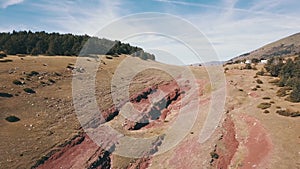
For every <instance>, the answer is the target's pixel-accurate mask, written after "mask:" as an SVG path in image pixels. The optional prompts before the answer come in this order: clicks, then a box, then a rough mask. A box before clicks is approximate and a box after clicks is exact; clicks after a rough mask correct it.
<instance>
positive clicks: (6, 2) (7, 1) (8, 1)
mask: <svg viewBox="0 0 300 169" xmlns="http://www.w3.org/2000/svg"><path fill="white" fill-rule="evenodd" d="M23 1H24V0H2V1H1V2H0V6H1V8H7V7H8V6H11V5H16V4H19V3H22V2H23Z"/></svg>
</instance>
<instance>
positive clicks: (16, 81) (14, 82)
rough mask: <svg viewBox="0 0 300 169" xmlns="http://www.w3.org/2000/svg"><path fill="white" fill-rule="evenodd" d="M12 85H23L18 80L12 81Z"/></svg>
mask: <svg viewBox="0 0 300 169" xmlns="http://www.w3.org/2000/svg"><path fill="white" fill-rule="evenodd" d="M13 84H15V85H23V84H24V82H21V81H20V80H13Z"/></svg>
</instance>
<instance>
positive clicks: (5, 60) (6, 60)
mask: <svg viewBox="0 0 300 169" xmlns="http://www.w3.org/2000/svg"><path fill="white" fill-rule="evenodd" d="M12 61H13V60H11V59H4V60H0V62H3V63H5V62H12Z"/></svg>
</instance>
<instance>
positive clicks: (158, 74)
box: [0, 55, 300, 169]
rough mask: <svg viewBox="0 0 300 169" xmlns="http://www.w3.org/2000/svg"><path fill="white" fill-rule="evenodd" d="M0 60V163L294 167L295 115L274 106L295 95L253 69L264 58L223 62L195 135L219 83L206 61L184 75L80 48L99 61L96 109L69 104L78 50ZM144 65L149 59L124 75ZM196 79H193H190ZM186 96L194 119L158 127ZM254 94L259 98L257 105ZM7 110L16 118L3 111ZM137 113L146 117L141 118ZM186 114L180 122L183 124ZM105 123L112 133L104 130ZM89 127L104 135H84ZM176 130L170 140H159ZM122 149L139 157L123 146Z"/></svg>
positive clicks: (299, 138) (292, 106) (286, 105)
mask: <svg viewBox="0 0 300 169" xmlns="http://www.w3.org/2000/svg"><path fill="white" fill-rule="evenodd" d="M128 58H129V60H130V61H131V62H130V63H129V65H126V66H125V69H122V70H121V71H120V72H119V73H123V74H124V76H122V78H120V79H117V81H115V82H116V83H113V84H112V81H113V80H114V78H115V77H116V76H115V75H116V74H117V70H119V68H120V66H121V65H122V63H124V61H125V60H128ZM1 60H9V61H4V62H0V93H1V97H0V107H1V112H0V139H1V144H0V148H1V155H0V168H132V169H133V168H178V169H179V168H245V169H247V168H280V169H291V168H295V169H296V168H300V161H299V159H300V158H299V156H300V146H299V144H300V135H299V130H300V123H299V118H298V117H286V116H282V115H279V114H278V113H276V111H277V110H279V109H280V110H281V109H282V110H285V109H289V110H292V111H297V110H300V103H291V102H288V101H286V100H285V99H284V97H278V96H276V91H277V90H278V89H279V88H278V87H277V86H275V85H273V84H271V83H269V81H271V80H274V78H272V77H270V76H256V72H257V71H258V70H260V69H261V68H262V67H263V65H257V68H258V70H245V69H244V70H240V67H241V66H244V65H242V64H235V65H229V66H226V67H227V68H228V70H226V73H225V76H226V86H225V87H226V104H225V107H224V110H223V113H222V120H221V121H220V123H219V125H218V126H217V128H216V130H215V132H214V133H213V134H212V136H211V137H210V138H209V139H208V140H207V141H206V142H204V143H200V142H199V141H198V140H199V135H200V131H201V128H202V127H203V125H204V123H205V119H206V117H207V116H208V112H209V110H210V104H211V98H212V94H213V93H214V92H217V91H218V89H219V87H220V86H218V85H217V86H211V83H210V79H209V76H208V73H207V69H210V68H207V69H206V68H205V67H188V70H191V73H192V75H193V76H194V80H195V81H189V80H186V79H185V78H182V77H181V76H180V75H181V73H182V72H184V71H185V70H186V69H185V68H184V67H179V66H171V65H164V64H162V63H158V62H154V61H145V60H141V59H138V58H131V57H128V56H125V55H120V56H119V57H106V56H101V57H100V58H98V59H94V58H83V62H84V63H97V64H99V67H98V69H97V72H96V75H95V77H96V78H95V98H96V103H97V105H98V106H99V110H100V111H101V112H103V117H99V115H97V114H93V113H91V114H89V113H86V114H76V112H75V108H74V100H73V99H74V91H73V93H72V90H73V89H74V88H73V89H72V78H73V77H75V78H78V79H79V80H80V79H84V78H87V79H88V78H90V76H89V75H88V73H87V72H86V71H87V70H84V69H81V68H80V67H76V57H63V56H55V57H47V56H39V57H34V56H26V57H18V56H8V57H5V58H2V59H1ZM143 67H148V69H146V70H143V71H140V72H138V73H137V74H135V75H134V76H133V78H132V77H130V76H129V75H132V73H131V71H132V70H134V69H135V68H136V69H137V68H141V69H142V68H143ZM163 70H169V71H170V72H172V73H173V76H171V75H170V74H168V73H167V72H165V71H163ZM74 73H75V74H76V75H75V76H73V74H74ZM127 75H128V76H127ZM257 79H260V81H261V82H259V83H258V81H257ZM125 81H130V83H129V84H124V82H125ZM122 84H124V85H123V86H122ZM195 84H197V86H198V88H193V87H194V85H195ZM78 86H79V88H76V89H77V90H79V91H81V92H82V93H84V92H85V91H86V90H89V88H88V86H89V84H85V83H82V84H80V85H78ZM126 87H127V88H128V89H129V91H128V95H129V99H130V101H128V100H125V101H124V100H122V98H121V99H120V100H117V104H118V105H119V107H117V108H116V107H114V103H115V102H114V100H113V98H112V96H114V94H115V93H116V94H117V95H118V92H121V93H122V92H123V90H124V92H126V91H125V89H126ZM29 89H31V90H29ZM79 94H80V92H79ZM122 94H123V93H122ZM122 94H121V95H122ZM196 98H200V100H196ZM75 99H82V100H79V101H80V102H79V103H82V104H81V105H80V106H82V107H83V108H84V109H85V106H86V105H89V102H88V100H85V99H84V97H82V98H81V97H76V98H75ZM184 100H185V101H184ZM77 101H78V100H77ZM182 101H183V103H182ZM129 102H130V103H131V104H132V106H133V107H134V108H135V109H137V110H141V112H146V113H145V114H142V115H141V114H139V113H136V114H133V115H132V114H128V112H130V113H132V111H130V107H128V105H127V104H128V103H129ZM194 102H195V105H198V106H199V107H200V108H198V109H196V112H197V113H196V115H197V116H195V117H194V118H193V120H194V121H193V123H191V121H188V120H186V121H181V123H180V125H182V126H180V125H179V127H178V126H177V127H178V128H176V130H175V132H174V133H172V132H170V133H169V134H168V135H164V133H166V132H167V131H169V130H170V128H172V127H173V126H174V124H176V122H177V121H178V120H177V119H180V118H179V117H180V116H181V114H183V115H185V114H188V113H189V112H192V111H193V110H194V108H193V105H194V104H191V103H194ZM151 103H152V104H154V105H155V106H152V107H151ZM163 103H164V104H163ZM261 103H265V105H267V106H266V107H263V109H262V107H260V106H258V105H259V104H261ZM266 103H267V104H266ZM149 105H150V107H149ZM161 105H162V106H161ZM191 105H192V106H191ZM145 107H147V109H145ZM180 110H184V111H180ZM89 111H91V112H92V110H89V109H88V107H87V108H86V112H89ZM126 113H127V114H126ZM133 113H134V112H133ZM129 115H132V118H131V117H129ZM10 116H11V117H12V116H15V117H17V118H10V119H7V117H10ZM102 118H104V119H105V122H103V121H101V120H103V119H102ZM145 118H146V121H147V120H148V121H147V123H142V122H143V120H145ZM18 119H19V121H18ZM82 119H88V121H87V122H89V123H88V125H87V126H83V127H82V124H81V123H80V120H82ZM187 119H188V118H187ZM9 120H10V121H14V120H15V122H9ZM136 121H138V122H140V123H137V122H136ZM190 123H191V128H189V129H188V130H187V132H186V131H181V130H183V129H185V128H186V126H188V125H190ZM108 126H109V127H112V128H113V129H114V130H115V131H118V134H116V135H114V134H112V136H109V137H107V135H109V134H110V133H109V134H108V132H107V133H105V132H106V129H107V128H106V127H108ZM173 128H174V127H173ZM102 129H103V130H102ZM97 131H104V135H101V134H100V135H96V136H101V137H99V138H94V137H93V135H90V134H91V133H93V132H97ZM102 136H103V137H102ZM181 136H182V139H180V140H179V141H178V142H177V143H176V144H174V146H173V147H168V146H166V145H165V142H168V141H169V142H170V143H172V142H171V141H170V140H175V141H177V140H176V139H178V138H179V137H181ZM125 137H132V138H140V139H145V138H153V139H146V140H148V142H149V143H150V144H146V143H145V145H144V144H139V145H136V144H133V142H129V141H128V140H126V139H123V138H125ZM97 139H100V140H101V141H102V142H101V143H102V144H101V146H99V143H98V142H97V141H96V142H95V140H97ZM139 146H140V147H139ZM166 147H167V148H166ZM107 148H109V149H110V150H111V151H108V149H107ZM164 149H167V151H163V150H164ZM126 151H128V152H126ZM129 151H130V152H131V151H132V152H135V153H136V154H138V155H139V158H135V157H124V156H122V155H121V154H122V153H124V152H125V153H128V154H130V152H129Z"/></svg>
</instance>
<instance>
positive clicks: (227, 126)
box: [216, 117, 239, 168]
mask: <svg viewBox="0 0 300 169" xmlns="http://www.w3.org/2000/svg"><path fill="white" fill-rule="evenodd" d="M222 133H223V137H222V141H221V142H222V143H223V144H224V146H225V147H224V149H219V148H217V150H216V152H217V154H219V158H218V161H217V168H227V167H228V166H229V165H230V163H231V160H232V158H233V156H234V154H235V153H236V151H237V148H238V146H239V142H238V141H237V140H236V132H235V127H234V123H233V121H232V119H231V118H230V117H227V118H226V119H225V120H224V123H223V132H222Z"/></svg>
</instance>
